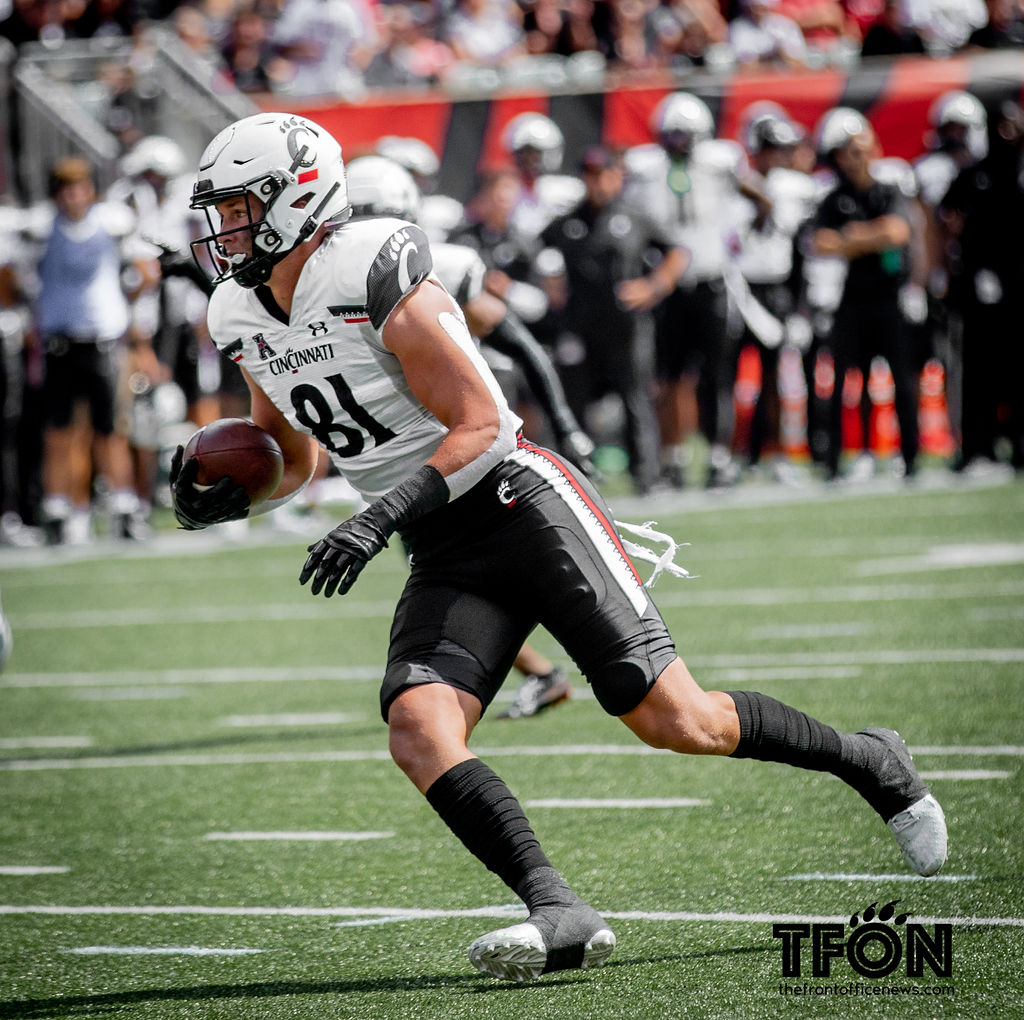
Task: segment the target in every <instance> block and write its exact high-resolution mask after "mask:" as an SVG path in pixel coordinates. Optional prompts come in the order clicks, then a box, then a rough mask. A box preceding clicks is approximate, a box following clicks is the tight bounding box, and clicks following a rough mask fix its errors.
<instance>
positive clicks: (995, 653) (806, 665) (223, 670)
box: [0, 648, 1024, 689]
mask: <svg viewBox="0 0 1024 1020" xmlns="http://www.w3.org/2000/svg"><path fill="white" fill-rule="evenodd" d="M685 658H686V662H687V665H689V666H690V668H691V669H716V670H743V671H750V672H749V674H748V675H750V676H758V677H763V678H766V679H773V677H772V675H771V674H772V673H776V672H781V673H782V678H783V679H788V678H790V677H792V678H794V679H801V678H804V677H808V678H833V679H846V678H848V677H850V676H851V675H857V674H856V673H851V670H856V669H857V668H858V667H859V666H914V665H919V664H922V663H949V664H957V663H971V662H977V663H997V664H998V663H1016V662H1024V648H919V649H902V648H892V649H884V648H882V649H866V648H855V649H850V650H848V651H830V652H824V651H815V652H764V651H761V652H750V653H741V654H734V653H730V654H723V655H713V654H712V655H693V656H689V655H687V656H685ZM383 675H384V665H383V663H381V664H379V665H373V664H366V665H357V666H329V665H323V666H318V665H310V666H282V667H273V666H268V667H261V666H235V667H214V668H210V669H202V668H198V669H152V670H140V669H133V670H111V671H109V672H101V671H89V672H79V671H63V672H56V671H55V672H46V673H7V674H4V675H2V676H0V689H2V688H4V687H115V686H129V687H142V686H146V685H148V684H157V685H171V686H174V685H179V684H218V683H223V684H239V683H294V682H295V681H301V680H329V681H334V682H340V683H358V682H363V681H377V682H379V681H380V679H381V678H382V677H383Z"/></svg>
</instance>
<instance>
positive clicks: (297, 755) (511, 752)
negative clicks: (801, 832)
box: [0, 742, 1024, 772]
mask: <svg viewBox="0 0 1024 1020" xmlns="http://www.w3.org/2000/svg"><path fill="white" fill-rule="evenodd" d="M910 750H911V753H913V754H915V755H922V756H927V755H936V756H947V757H956V756H958V755H973V756H994V757H1014V758H1019V757H1022V756H1024V747H1020V746H1016V745H1011V744H998V745H993V746H991V747H956V746H953V747H911V748H910ZM474 751H475V753H477V754H478V755H479V756H480V757H481V758H484V759H486V758H531V757H540V758H544V757H551V758H562V757H578V756H580V757H582V756H587V755H594V756H597V757H609V756H612V755H614V756H617V757H618V756H621V757H636V756H646V755H670V754H674V753H675V752H673V751H665V750H659V749H657V748H653V747H649V746H648V745H646V744H642V743H639V742H637V743H635V744H561V745H559V744H554V745H537V746H531V745H524V746H521V747H478V748H474ZM351 761H382V762H390V761H391V755H390V753H389V752H388V751H387V750H386V749H385V748H374V749H370V750H363V751H340V750H339V751H308V752H289V751H271V752H264V753H260V754H256V753H253V754H245V753H239V754H140V755H127V754H126V755H112V756H97V757H94V758H20V759H12V760H8V761H0V772H4V771H7V772H41V771H47V770H50V769H62V770H75V769H114V768H147V767H159V768H167V767H168V766H183V765H197V766H198V765H280V764H302V763H321V762H351Z"/></svg>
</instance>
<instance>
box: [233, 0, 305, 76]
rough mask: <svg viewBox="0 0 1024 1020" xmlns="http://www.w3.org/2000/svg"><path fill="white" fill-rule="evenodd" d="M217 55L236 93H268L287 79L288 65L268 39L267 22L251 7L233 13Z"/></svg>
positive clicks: (268, 29) (268, 26) (268, 27)
mask: <svg viewBox="0 0 1024 1020" xmlns="http://www.w3.org/2000/svg"><path fill="white" fill-rule="evenodd" d="M220 55H221V58H222V59H223V61H224V66H225V67H226V68H227V71H228V73H229V74H230V76H231V81H232V83H233V84H234V86H235V88H237V89H238V90H239V91H240V92H272V91H274V90H275V89H276V88H277V87H278V86H279V85H280V84H281V82H282V81H284V80H286V79H287V76H288V67H287V65H286V64H283V62H282V61H281V59H280V58H279V57H278V56H277V54H276V53H275V51H274V46H273V43H272V42H271V41H270V25H269V24H268V23H267V20H266V18H264V17H263V15H262V14H261V13H260V12H259V11H257V10H254V9H252V8H248V7H243V8H242V9H241V10H239V11H237V12H236V13H235V16H234V18H233V19H232V21H231V25H230V27H229V29H228V34H227V38H226V39H225V41H224V44H223V45H222V46H221V49H220Z"/></svg>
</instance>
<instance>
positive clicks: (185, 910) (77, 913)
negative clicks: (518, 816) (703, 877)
mask: <svg viewBox="0 0 1024 1020" xmlns="http://www.w3.org/2000/svg"><path fill="white" fill-rule="evenodd" d="M3 914H7V915H18V914H22V915H44V916H46V915H48V916H51V917H87V916H107V917H162V916H172V917H186V916H187V917H312V918H327V919H329V918H335V917H337V918H379V919H385V918H394V919H401V920H430V919H440V918H464V917H496V918H502V919H508V918H511V917H518V916H520V915H521V916H525V910H524V908H523V907H522V906H521V905H503V906H489V907H477V908H474V909H470V910H431V909H410V908H408V907H224V906H220V907H210V906H195V905H191V906H178V905H163V906H157V905H139V906H134V905H133V906H115V905H113V904H102V905H95V906H60V905H53V904H46V905H41V904H40V905H22V904H0V915H3ZM601 915H602V916H603V917H605V918H607V919H610V920H626V921H705V922H712V923H715V922H717V923H723V924H787V923H788V924H846V923H847V922H848V921H849V920H850V915H849V914H844V915H841V916H840V915H831V914H782V913H770V912H762V913H741V912H738V911H727V910H722V911H712V912H707V913H701V912H697V911H691V910H601ZM914 921H915V922H917V923H918V924H952V925H957V926H960V927H967V926H970V927H997V928H998V927H1010V928H1024V917H918V916H916V915H915V916H914Z"/></svg>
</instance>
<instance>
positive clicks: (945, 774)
mask: <svg viewBox="0 0 1024 1020" xmlns="http://www.w3.org/2000/svg"><path fill="white" fill-rule="evenodd" d="M1012 775H1013V773H1012V772H1001V771H997V770H994V769H940V770H939V771H937V772H936V771H927V772H922V773H921V778H922V779H1009V778H1010V776H1012Z"/></svg>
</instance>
